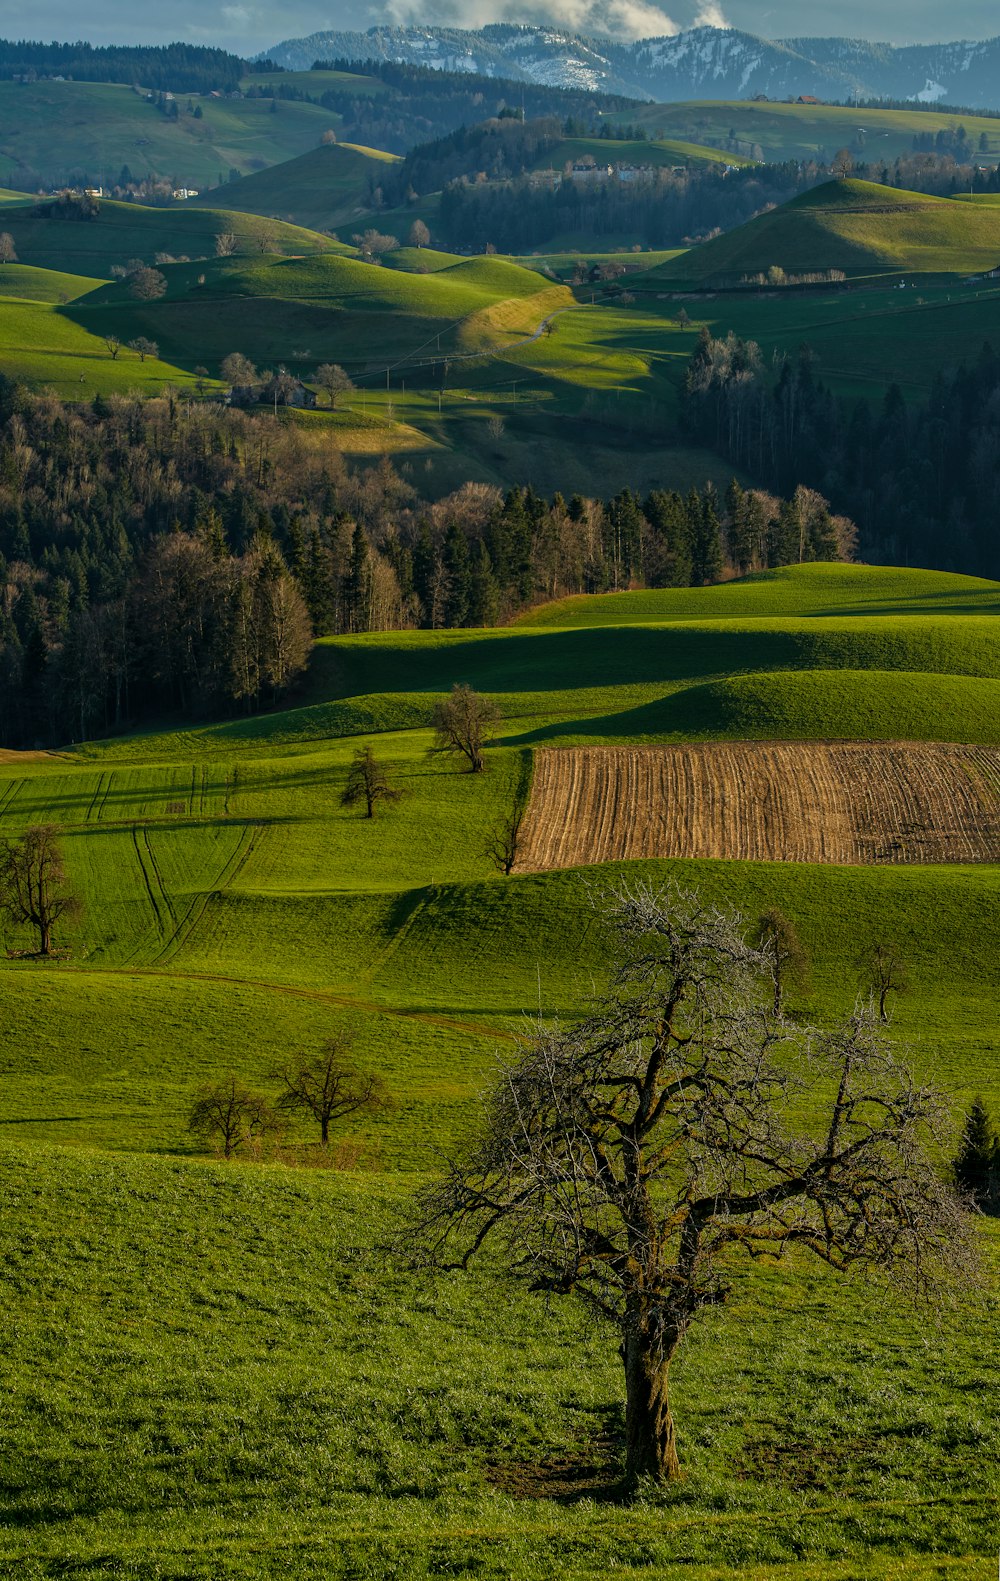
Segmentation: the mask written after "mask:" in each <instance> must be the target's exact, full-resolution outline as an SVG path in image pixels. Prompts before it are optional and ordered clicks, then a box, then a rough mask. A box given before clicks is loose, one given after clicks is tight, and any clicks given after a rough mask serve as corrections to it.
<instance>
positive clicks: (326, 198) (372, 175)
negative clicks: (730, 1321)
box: [194, 143, 399, 230]
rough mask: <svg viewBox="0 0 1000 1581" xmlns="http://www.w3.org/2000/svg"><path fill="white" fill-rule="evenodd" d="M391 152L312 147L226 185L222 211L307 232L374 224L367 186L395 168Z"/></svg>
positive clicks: (201, 200) (207, 197) (203, 201)
mask: <svg viewBox="0 0 1000 1581" xmlns="http://www.w3.org/2000/svg"><path fill="white" fill-rule="evenodd" d="M398 162H399V159H398V156H397V155H395V154H383V153H381V152H380V151H379V150H378V149H376V148H359V147H357V146H355V144H353V143H330V144H324V145H321V146H320V147H319V148H312V149H310V150H309V152H308V153H305V154H300V155H299V156H298V158H296V159H289V160H285V161H284V163H282V164H280V165H274V166H272V168H271V169H270V170H264V171H259V172H258V173H257V174H255V175H249V176H244V177H243V178H242V180H240V181H235V182H233V183H232V184H231V185H229V186H227V187H226V191H225V200H226V207H227V208H228V209H231V210H238V211H239V212H241V213H244V214H262V215H268V216H270V217H271V218H273V219H280V220H288V221H290V222H291V223H293V224H295V225H304V226H306V227H308V228H309V229H311V230H330V229H332V228H333V227H334V226H337V225H346V224H348V223H349V222H350V221H351V220H354V219H355V218H357V219H358V221H359V223H362V222H363V225H362V228H363V227H364V225H370V224H375V223H377V222H378V218H379V216H378V215H377V214H373V213H372V212H371V202H370V199H371V188H372V186H375V185H377V184H378V182H379V180H380V179H381V176H382V174H383V172H384V171H385V168H386V166H391V165H394V164H398ZM218 196H219V194H218V193H202V194H200V195H199V196H198V197H197V198H196V199H195V200H194V201H195V203H197V204H199V205H211V204H212V203H213V202H214V201H215V200H217V198H218Z"/></svg>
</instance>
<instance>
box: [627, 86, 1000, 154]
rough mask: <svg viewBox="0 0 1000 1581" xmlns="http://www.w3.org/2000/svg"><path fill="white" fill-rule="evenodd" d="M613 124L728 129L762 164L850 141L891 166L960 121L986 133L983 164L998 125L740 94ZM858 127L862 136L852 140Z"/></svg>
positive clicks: (653, 108)
mask: <svg viewBox="0 0 1000 1581" xmlns="http://www.w3.org/2000/svg"><path fill="white" fill-rule="evenodd" d="M611 119H612V121H618V122H623V121H627V122H629V123H630V124H631V123H633V122H635V121H639V122H640V123H641V124H643V125H645V126H646V127H647V128H648V130H649V132H650V134H651V135H653V136H656V137H666V138H682V139H687V140H688V141H690V142H693V143H708V144H711V145H714V146H716V147H719V148H723V147H726V145H727V144H728V142H729V137H730V133H731V132H732V133H734V134H735V137H736V139H737V141H738V142H740V143H744V144H748V145H756V146H757V147H759V149H760V151H761V153H762V155H763V157H764V158H765V159H767V160H769V161H773V160H780V159H824V158H825V159H827V160H831V159H833V157H834V155H835V154H836V153H837V152H838V151H839V150H840V149H841V148H844V147H850V146H853V147H854V148H855V150H856V151H857V154H858V157H860V158H863V159H865V160H867V161H869V162H871V163H873V164H874V163H878V162H879V161H881V160H883V159H885V160H888V161H889V162H890V163H891V162H892V161H893V160H894V159H896V158H898V157H900V156H901V155H904V154H909V153H910V152H911V151H912V147H913V139H914V137H915V136H918V135H919V136H923V135H925V134H927V133H931V134H932V135H934V134H936V133H937V132H939V131H955V130H956V129H957V128H958V127H959V126H964V127H965V130H966V132H967V133H968V135H969V137H970V139H971V140H972V144H973V147H975V148H977V149H978V145H979V140H980V138H981V137H982V136H983V134H985V136H986V141H987V147H986V149H985V150H983V151H982V152H980V153H979V154H978V157H979V158H980V159H981V160H982V162H983V163H993V164H995V163H996V161H997V159H998V157H1000V125H998V123H997V122H996V121H995V120H993V119H991V118H989V117H987V116H976V115H955V114H953V113H951V112H949V111H946V110H932V109H928V110H873V109H854V108H853V107H852V106H850V105H847V106H843V105H831V104H772V103H767V102H765V103H762V104H756V103H753V102H750V101H748V100H745V99H733V100H704V101H692V102H690V103H686V104H655V105H648V106H643V107H642V108H638V109H636V110H635V111H632V110H629V111H628V113H627V114H622V113H621V112H618V113H616V114H615V115H614V116H612V118H611ZM861 129H863V131H864V135H863V138H860V139H859V137H858V133H859V130H861Z"/></svg>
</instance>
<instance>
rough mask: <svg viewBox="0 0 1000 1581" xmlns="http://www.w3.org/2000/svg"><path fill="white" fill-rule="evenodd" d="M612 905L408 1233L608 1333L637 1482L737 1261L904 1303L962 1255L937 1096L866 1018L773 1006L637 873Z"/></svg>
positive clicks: (692, 913)
mask: <svg viewBox="0 0 1000 1581" xmlns="http://www.w3.org/2000/svg"><path fill="white" fill-rule="evenodd" d="M606 909H607V911H608V912H609V914H610V919H611V920H612V922H613V923H614V926H615V931H616V933H617V938H618V947H617V951H616V952H615V954H614V959H615V961H616V964H615V969H614V974H613V979H612V986H611V988H610V989H609V991H608V992H607V994H606V995H605V996H604V997H603V998H602V999H600V1000H599V1001H598V1002H597V1004H596V1007H595V1009H594V1010H593V1012H592V1014H591V1015H589V1016H588V1017H587V1018H586V1020H584V1021H583V1022H582V1023H580V1024H579V1025H577V1026H574V1027H572V1028H571V1029H569V1030H566V1029H563V1028H561V1027H559V1026H555V1027H545V1026H540V1027H539V1029H538V1032H537V1034H536V1035H535V1036H534V1038H533V1039H532V1040H531V1041H530V1042H529V1043H528V1045H527V1046H526V1047H525V1049H524V1051H523V1053H522V1054H521V1056H520V1058H518V1059H516V1060H515V1061H514V1062H513V1063H511V1064H509V1065H507V1066H506V1067H503V1068H501V1071H500V1074H499V1078H498V1080H497V1082H496V1085H495V1087H494V1089H493V1091H492V1093H491V1094H490V1095H489V1096H488V1098H487V1099H486V1100H485V1104H484V1115H483V1122H482V1128H481V1131H480V1134H479V1136H478V1138H477V1139H476V1140H474V1141H473V1142H472V1144H471V1145H470V1147H469V1148H468V1149H467V1150H466V1151H465V1152H464V1153H463V1154H461V1155H459V1156H456V1157H455V1158H454V1159H453V1160H452V1162H451V1164H450V1167H449V1169H448V1170H447V1173H446V1175H445V1177H444V1179H443V1180H441V1181H440V1182H439V1183H437V1184H435V1185H433V1186H431V1187H429V1188H428V1189H427V1191H426V1192H425V1193H424V1194H423V1196H422V1197H421V1199H420V1201H419V1205H418V1207H417V1209H416V1211H415V1214H414V1217H413V1219H412V1221H411V1222H410V1223H409V1224H408V1226H407V1232H406V1233H407V1244H408V1245H409V1246H411V1247H412V1246H414V1245H416V1247H417V1253H416V1255H417V1257H418V1260H419V1261H421V1262H422V1263H424V1264H425V1265H427V1264H430V1265H432V1266H433V1265H436V1266H447V1267H452V1268H455V1267H465V1266H467V1264H468V1262H469V1259H470V1258H471V1257H472V1256H473V1255H474V1254H475V1253H476V1252H478V1251H479V1249H480V1248H481V1247H482V1246H483V1244H484V1242H486V1241H487V1240H493V1241H495V1242H498V1243H499V1245H500V1247H501V1248H502V1252H503V1255H504V1259H505V1261H506V1262H507V1265H508V1267H509V1268H510V1269H511V1270H512V1272H514V1273H515V1274H516V1275H517V1276H518V1277H520V1278H522V1279H523V1280H525V1281H526V1282H527V1284H528V1286H529V1288H530V1289H532V1290H534V1291H538V1292H541V1293H544V1294H546V1295H550V1296H559V1295H574V1296H576V1297H578V1298H579V1299H581V1300H583V1301H584V1302H585V1303H586V1304H587V1305H588V1306H589V1307H590V1308H591V1310H592V1311H594V1312H595V1313H596V1314H598V1316H599V1317H600V1318H602V1319H603V1320H605V1321H606V1322H607V1323H608V1324H609V1325H610V1326H611V1328H612V1330H613V1332H614V1333H615V1334H616V1336H617V1338H618V1341H619V1343H620V1354H621V1356H622V1360H623V1364H624V1373H625V1379H624V1381H625V1402H626V1406H625V1413H626V1414H625V1420H626V1476H627V1480H628V1483H629V1484H630V1485H633V1486H634V1485H635V1483H636V1482H637V1481H638V1480H639V1479H640V1478H642V1477H643V1476H652V1477H654V1478H657V1479H668V1478H673V1477H676V1476H677V1475H678V1474H679V1470H680V1465H679V1459H678V1454H677V1444H676V1435H675V1425H674V1416H673V1409H672V1404H671V1398H670V1390H669V1382H670V1366H671V1362H672V1359H673V1357H674V1356H675V1354H676V1352H677V1349H678V1346H679V1345H680V1344H681V1343H682V1341H683V1339H684V1337H685V1335H686V1334H687V1332H688V1330H689V1328H690V1327H691V1324H692V1323H693V1322H694V1321H695V1320H696V1319H698V1318H699V1316H700V1315H702V1314H704V1313H706V1312H707V1311H709V1310H711V1309H712V1308H713V1307H716V1306H719V1305H721V1304H722V1303H724V1302H725V1301H726V1300H727V1299H728V1297H729V1295H730V1292H731V1280H732V1275H733V1271H734V1266H735V1265H736V1264H737V1263H738V1262H739V1260H740V1259H742V1258H746V1257H749V1258H767V1259H769V1260H770V1259H776V1258H779V1257H781V1255H782V1254H784V1253H790V1252H792V1251H793V1250H799V1251H801V1252H805V1253H808V1254H811V1255H813V1256H815V1257H817V1258H819V1259H820V1260H821V1261H823V1262H825V1263H827V1264H829V1266H830V1267H831V1268H833V1269H835V1270H836V1271H837V1272H838V1273H848V1272H850V1271H855V1272H857V1273H859V1274H862V1275H864V1276H866V1277H869V1278H871V1277H874V1276H882V1277H884V1278H885V1279H886V1280H887V1281H888V1282H889V1283H890V1284H891V1285H892V1286H894V1287H895V1288H896V1289H898V1290H899V1291H900V1292H905V1293H906V1294H908V1295H910V1296H913V1297H920V1296H927V1295H930V1294H931V1293H936V1292H940V1291H943V1290H946V1289H951V1290H952V1291H954V1290H957V1289H959V1288H961V1287H962V1285H963V1283H964V1282H965V1281H971V1280H972V1279H973V1278H974V1276H975V1272H976V1262H975V1254H974V1246H973V1241H972V1237H971V1229H970V1221H969V1215H968V1214H967V1213H966V1211H965V1209H964V1204H963V1202H962V1199H960V1198H959V1197H958V1196H957V1195H956V1194H955V1193H954V1192H953V1191H952V1189H951V1188H950V1187H949V1186H948V1185H947V1184H946V1183H945V1181H944V1180H943V1179H942V1176H941V1174H940V1172H939V1170H938V1167H937V1164H936V1162H935V1156H934V1155H935V1148H936V1147H937V1146H938V1145H939V1142H940V1140H941V1139H942V1133H943V1130H944V1128H945V1122H944V1116H945V1106H944V1103H943V1100H942V1099H941V1098H940V1097H939V1096H938V1095H937V1094H936V1093H934V1092H933V1091H931V1090H930V1089H928V1088H924V1087H920V1086H918V1085H917V1084H916V1083H915V1082H914V1080H913V1079H912V1077H911V1076H910V1074H909V1072H908V1071H907V1070H906V1069H905V1067H904V1066H903V1065H901V1064H899V1063H897V1061H896V1059H895V1058H894V1056H893V1054H892V1052H891V1050H890V1048H889V1046H888V1045H887V1044H886V1043H885V1041H884V1040H883V1039H882V1037H881V1036H880V1034H879V1033H878V1032H877V1031H876V1028H875V1023H874V1020H873V1018H872V1017H871V1016H870V1015H869V1014H868V1013H866V1012H859V1013H857V1014H855V1015H854V1016H852V1017H851V1018H850V1019H849V1020H848V1021H847V1022H846V1023H845V1024H844V1025H843V1026H841V1027H837V1028H835V1029H834V1030H833V1031H828V1032H817V1031H814V1030H806V1029H793V1028H790V1027H789V1026H788V1024H787V1023H786V1022H783V1021H781V1020H779V1019H775V1018H773V1017H772V1015H771V1013H770V1008H769V1005H768V1003H767V1000H768V999H769V997H770V996H769V994H765V995H763V996H762V993H761V977H762V976H763V975H765V974H766V973H767V970H768V962H767V960H766V958H765V956H764V955H763V954H762V952H760V951H759V950H754V949H751V948H750V947H749V946H748V945H747V943H746V942H745V940H744V935H743V928H742V924H741V921H740V919H739V917H738V916H736V915H735V914H731V913H725V912H720V911H717V910H715V909H713V908H711V907H709V906H706V905H703V904H701V903H700V902H699V900H698V899H697V897H696V896H693V895H685V894H683V893H681V892H680V891H678V890H675V889H668V890H664V891H660V892H657V891H654V890H653V889H651V888H649V887H646V886H644V885H639V886H636V887H634V888H622V889H620V890H619V891H618V892H617V893H616V894H615V895H613V896H611V897H609V898H608V899H607V901H606ZM797 1091H798V1092H802V1091H808V1092H809V1097H810V1100H811V1101H810V1105H809V1109H810V1111H811V1112H812V1114H813V1115H814V1116H815V1118H814V1120H813V1123H811V1124H807V1123H804V1122H803V1123H801V1124H797V1123H796V1120H795V1119H794V1118H793V1115H795V1114H801V1113H802V1112H803V1109H804V1108H805V1106H804V1105H803V1104H801V1102H798V1101H797V1100H796V1096H795V1095H796V1092H797Z"/></svg>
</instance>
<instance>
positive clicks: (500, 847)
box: [483, 802, 525, 875]
mask: <svg viewBox="0 0 1000 1581" xmlns="http://www.w3.org/2000/svg"><path fill="white" fill-rule="evenodd" d="M524 811H525V810H524V807H523V806H521V804H520V803H519V802H518V803H515V805H514V806H513V807H512V808H511V809H510V811H509V812H505V813H502V814H501V815H500V817H499V818H498V819H497V820H496V822H495V823H494V824H493V825H492V827H491V829H490V832H489V835H488V836H487V840H486V846H485V848H484V852H483V854H484V856H488V857H489V859H490V861H491V862H492V863H493V866H494V867H495V868H496V869H497V871H498V872H500V873H507V874H508V875H509V874H511V873H512V872H513V871H514V864H515V862H516V861H517V852H518V842H519V840H520V838H521V825H522V823H523V822H524Z"/></svg>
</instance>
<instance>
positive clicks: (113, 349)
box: [104, 335, 122, 362]
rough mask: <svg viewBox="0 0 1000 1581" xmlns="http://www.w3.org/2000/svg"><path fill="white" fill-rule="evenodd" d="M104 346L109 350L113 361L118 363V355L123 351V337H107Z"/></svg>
mask: <svg viewBox="0 0 1000 1581" xmlns="http://www.w3.org/2000/svg"><path fill="white" fill-rule="evenodd" d="M104 344H105V346H106V347H107V348H108V354H109V356H110V358H111V361H112V362H117V361H118V353H119V352H120V351H121V349H122V343H121V337H120V336H119V335H105V337H104Z"/></svg>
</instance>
